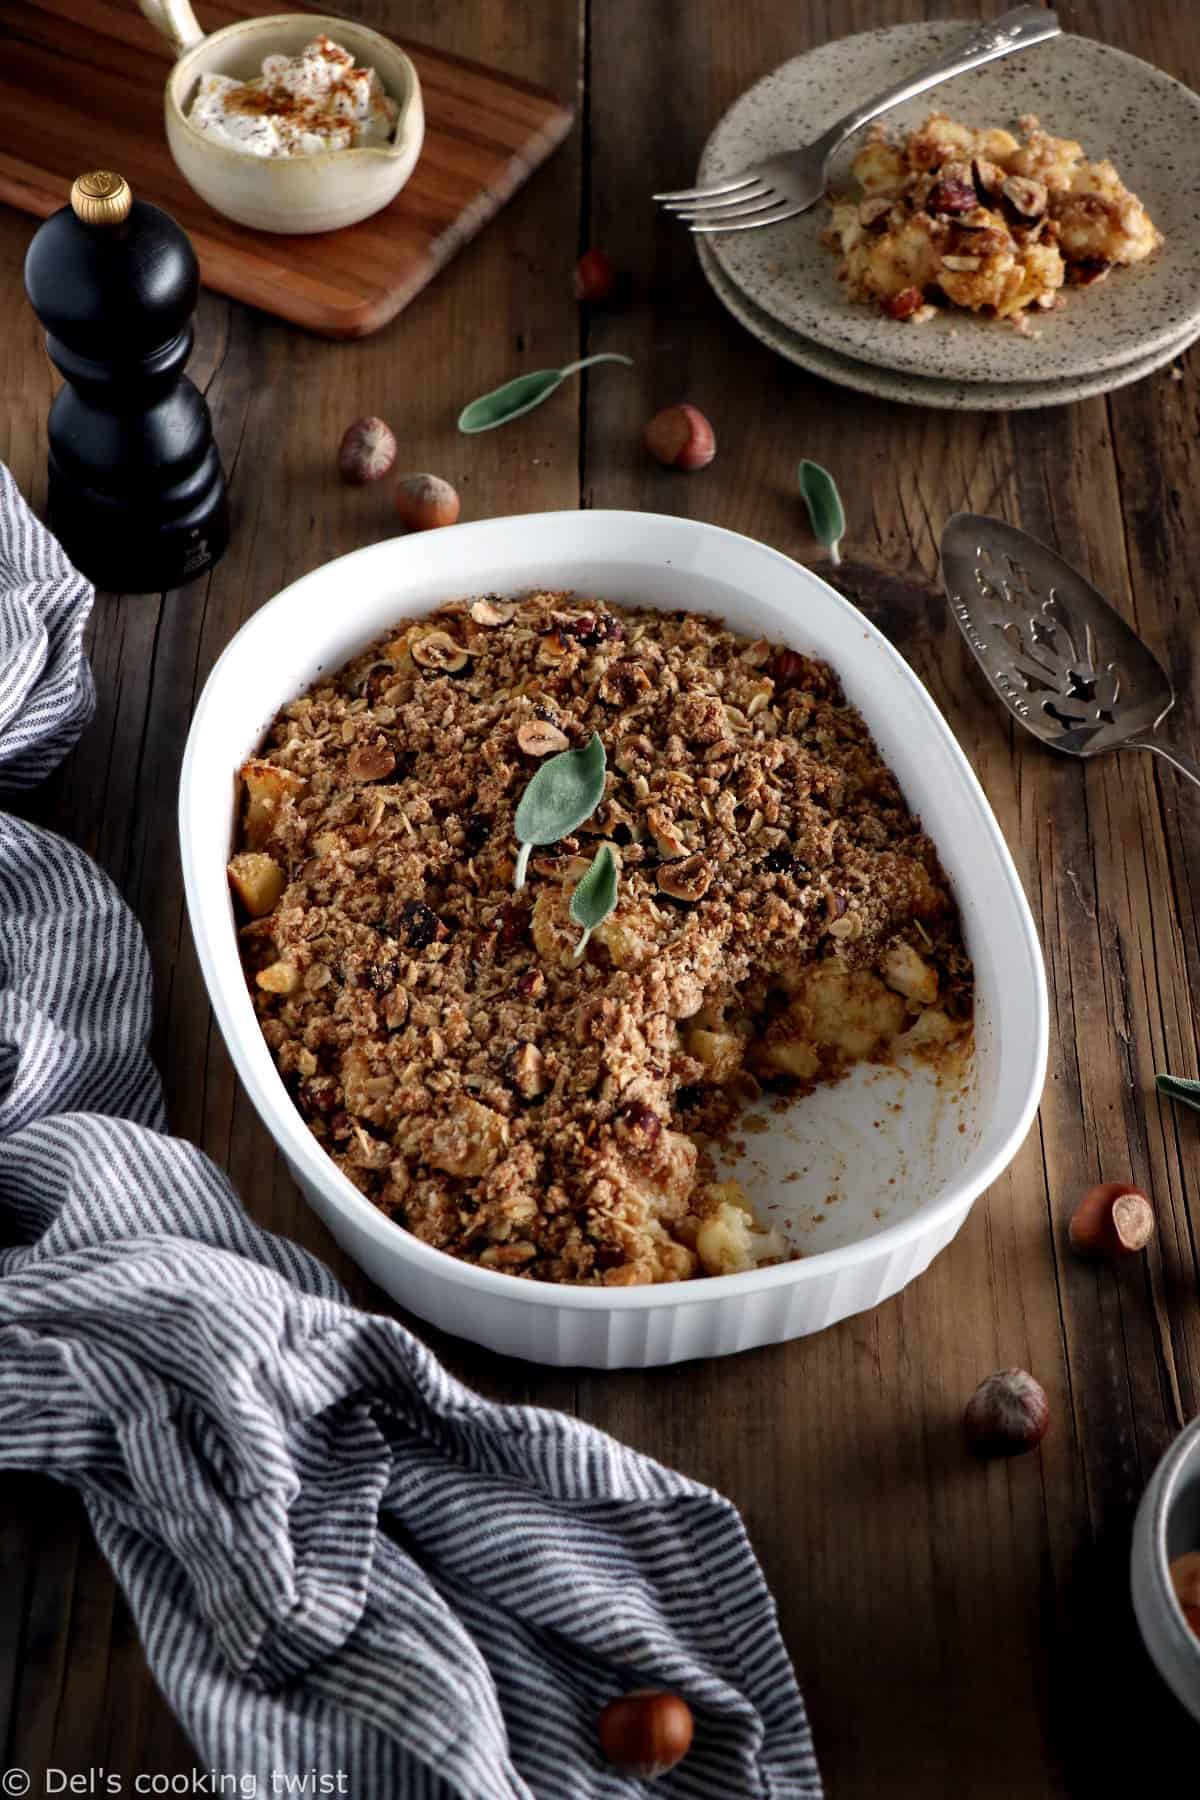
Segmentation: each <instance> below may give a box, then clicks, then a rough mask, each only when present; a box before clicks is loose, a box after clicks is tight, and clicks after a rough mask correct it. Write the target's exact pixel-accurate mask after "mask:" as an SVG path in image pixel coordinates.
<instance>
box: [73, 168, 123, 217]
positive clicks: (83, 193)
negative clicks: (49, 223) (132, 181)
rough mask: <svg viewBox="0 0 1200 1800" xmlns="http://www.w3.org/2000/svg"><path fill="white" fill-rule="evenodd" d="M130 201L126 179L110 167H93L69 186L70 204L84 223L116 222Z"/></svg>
mask: <svg viewBox="0 0 1200 1800" xmlns="http://www.w3.org/2000/svg"><path fill="white" fill-rule="evenodd" d="M132 205H133V195H132V193H131V192H130V188H129V183H128V182H127V181H126V179H125V177H124V176H123V175H117V174H115V173H114V172H113V170H111V169H93V171H92V172H91V174H90V175H81V176H80V177H79V178H78V180H77V181H75V182H74V183H73V185H72V187H71V206H72V208H73V209H74V212H75V215H76V217H77V218H80V219H82V220H83V222H84V224H85V225H119V224H120V223H121V221H122V220H123V219H127V218H128V217H129V209H130V207H131V206H132Z"/></svg>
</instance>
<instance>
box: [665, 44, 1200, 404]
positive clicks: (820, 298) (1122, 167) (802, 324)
mask: <svg viewBox="0 0 1200 1800" xmlns="http://www.w3.org/2000/svg"><path fill="white" fill-rule="evenodd" d="M962 32H963V26H962V24H961V22H959V23H957V24H953V23H939V24H923V25H894V26H890V27H888V28H887V29H885V30H881V31H869V32H863V33H862V34H861V35H859V36H857V37H849V38H841V39H838V40H837V41H835V42H834V43H831V44H823V45H822V46H821V47H820V48H819V49H817V50H813V51H810V52H809V53H808V54H807V55H804V56H798V57H795V58H793V60H792V61H791V62H786V63H784V64H783V65H782V67H781V68H778V69H776V70H775V72H774V74H772V75H768V76H767V77H766V78H765V79H764V80H762V81H760V82H758V83H757V85H756V86H755V87H752V88H751V89H749V91H748V92H747V93H745V94H743V95H742V97H741V98H740V99H739V100H738V101H736V102H735V103H734V105H733V106H732V107H731V108H730V110H729V111H728V112H727V113H726V114H725V117H724V118H723V119H722V120H721V122H720V124H719V125H718V126H717V128H716V130H715V131H714V132H713V134H712V137H711V138H710V139H709V141H708V144H707V145H706V147H705V150H704V155H703V157H702V159H701V163H700V171H699V175H698V177H697V180H698V182H701V183H705V182H716V181H721V180H727V179H729V178H731V177H732V176H735V175H737V174H739V173H740V172H741V171H742V170H743V169H745V168H747V167H749V166H750V165H751V164H754V163H757V162H761V161H762V160H763V158H764V157H767V156H774V155H777V154H778V153H779V152H781V151H784V150H789V149H792V148H794V147H795V146H796V145H797V144H799V143H802V142H805V141H807V140H809V139H812V138H814V137H816V136H817V135H818V134H819V133H820V132H821V131H823V130H825V129H826V128H827V127H828V126H830V125H832V124H833V123H834V121H835V120H836V119H837V118H839V117H840V116H841V115H842V114H844V113H845V112H846V111H847V110H848V108H849V107H850V106H851V105H853V104H856V103H859V102H863V101H866V100H869V99H870V98H871V97H872V96H873V95H874V94H876V93H878V92H880V91H881V90H883V89H884V88H886V87H889V86H891V85H892V84H893V83H895V82H896V81H897V80H899V79H901V78H903V77H904V76H905V75H907V74H909V73H912V72H915V71H916V70H917V69H918V68H919V67H920V66H921V64H922V63H924V62H926V61H927V60H928V59H929V58H930V57H931V56H933V55H935V54H937V53H938V52H939V51H942V50H944V49H946V48H947V47H948V46H949V45H950V44H952V43H953V42H954V41H955V39H956V38H959V37H961V35H962ZM931 111H945V112H948V113H950V114H951V115H952V116H953V117H954V118H957V119H962V120H963V121H965V122H966V123H967V124H970V125H977V126H988V125H1003V126H1007V127H1010V128H1011V127H1012V126H1013V125H1014V123H1015V121H1016V120H1017V119H1018V118H1020V117H1021V116H1022V115H1023V114H1026V113H1033V114H1036V115H1037V117H1038V118H1039V119H1040V121H1041V123H1042V126H1043V127H1044V129H1045V130H1047V131H1049V132H1052V133H1053V134H1054V135H1055V136H1057V137H1067V138H1076V139H1078V140H1079V142H1080V143H1081V144H1082V145H1083V150H1084V154H1085V155H1086V156H1088V157H1089V158H1090V159H1092V160H1093V161H1100V160H1101V159H1102V158H1105V157H1108V158H1109V159H1110V160H1111V161H1112V162H1113V163H1115V165H1116V167H1117V171H1118V173H1119V174H1120V176H1121V178H1122V180H1123V181H1124V182H1125V184H1126V186H1127V187H1129V188H1131V189H1132V190H1133V192H1134V193H1135V194H1137V195H1138V196H1139V198H1140V199H1141V200H1142V201H1143V202H1144V204H1145V206H1146V208H1147V210H1148V211H1149V213H1150V216H1151V218H1152V219H1153V220H1154V222H1155V224H1156V225H1157V226H1158V228H1159V230H1160V231H1161V232H1162V234H1163V238H1164V242H1163V246H1162V248H1161V249H1160V250H1159V251H1158V252H1157V253H1156V255H1154V256H1153V257H1152V258H1151V259H1150V260H1149V261H1148V262H1145V263H1141V264H1138V265H1136V266H1134V267H1132V268H1127V269H1114V270H1113V272H1112V274H1111V275H1110V276H1109V277H1108V279H1107V280H1105V281H1103V282H1099V283H1097V284H1096V285H1094V286H1093V287H1090V288H1075V289H1071V290H1069V292H1068V297H1067V304H1066V305H1065V306H1063V307H1062V308H1060V309H1057V310H1055V311H1051V312H1044V313H1035V314H1034V315H1032V316H1031V318H1030V327H1031V329H1030V330H1029V332H1028V333H1022V332H1020V331H1017V330H1015V329H1014V328H1013V327H1012V326H1011V325H1010V324H1007V323H1002V322H998V321H996V320H988V319H982V318H977V317H975V316H973V315H971V314H969V313H965V312H962V311H960V310H958V309H957V308H951V309H944V310H942V311H940V312H939V313H938V314H937V316H936V317H935V318H933V319H931V320H929V321H928V322H927V323H925V324H922V325H910V324H903V323H900V322H898V321H896V320H892V319H888V318H886V317H885V316H884V315H883V314H882V313H881V312H880V311H879V310H878V309H877V308H875V307H871V306H862V305H854V304H852V303H850V302H849V301H848V300H847V299H846V295H845V291H844V288H843V287H842V286H841V285H840V284H839V282H838V280H837V263H838V259H837V257H836V256H835V255H834V254H833V253H832V252H831V251H830V250H829V249H828V248H827V247H826V245H825V244H823V243H822V241H821V238H822V233H823V232H824V230H825V227H826V226H827V225H828V223H829V212H828V208H827V207H826V206H824V205H821V206H817V207H814V208H813V209H812V210H811V211H810V212H808V213H806V214H803V215H802V216H801V217H800V218H796V219H790V220H788V221H787V222H786V223H784V224H782V225H774V226H768V227H766V228H764V229H761V230H758V231H742V232H728V233H724V234H716V235H714V236H711V237H698V238H697V240H696V242H697V245H698V248H699V254H700V266H701V268H702V269H703V270H704V273H705V275H706V276H707V278H708V280H709V282H710V283H711V285H712V287H713V290H714V292H715V293H716V295H717V297H718V298H719V299H720V300H721V302H722V304H723V305H725V306H726V307H727V308H728V309H729V311H730V312H731V313H732V314H733V315H734V317H735V318H736V319H738V320H739V321H740V322H741V323H742V324H743V325H744V326H745V327H746V329H747V330H748V331H751V332H752V333H753V334H754V336H755V337H757V338H759V339H761V341H762V342H763V343H765V344H767V345H769V347H770V348H771V349H772V350H776V351H778V353H779V354H780V355H781V356H785V357H786V358H787V359H788V361H789V362H794V363H797V364H798V365H799V366H800V367H801V368H803V369H808V370H810V371H811V372H812V373H813V374H815V375H823V376H824V377H825V378H826V379H827V380H829V381H834V382H838V383H839V384H840V385H841V386H843V387H851V388H857V389H859V390H860V391H861V392H863V393H868V394H877V395H879V396H881V397H882V398H884V399H888V400H900V401H905V402H908V403H909V404H914V405H919V406H935V407H954V408H959V409H965V410H972V411H987V412H993V411H1015V410H1019V409H1024V408H1028V407H1036V406H1056V405H1061V404H1062V403H1063V402H1064V401H1069V400H1082V399H1085V398H1087V397H1088V396H1090V395H1093V394H1102V393H1105V392H1107V391H1108V390H1109V389H1110V388H1116V387H1123V386H1124V385H1125V384H1126V383H1128V382H1131V381H1138V380H1140V379H1141V377H1142V376H1143V375H1148V374H1150V372H1151V371H1152V370H1154V369H1158V368H1161V367H1163V365H1164V364H1166V363H1170V362H1173V361H1174V359H1175V358H1176V357H1178V356H1179V355H1180V354H1181V353H1182V352H1183V351H1184V350H1186V349H1187V347H1188V346H1189V345H1190V344H1191V343H1192V342H1194V340H1195V339H1196V337H1197V336H1200V98H1198V97H1197V96H1196V95H1195V94H1193V93H1192V92H1191V90H1190V89H1188V88H1185V87H1183V86H1182V85H1181V84H1180V83H1179V82H1177V81H1175V80H1173V79H1172V78H1171V76H1169V75H1165V74H1163V73H1162V72H1161V70H1158V69H1155V68H1152V67H1151V66H1150V64H1149V63H1144V62H1140V61H1139V60H1138V59H1137V58H1136V57H1133V56H1127V55H1126V54H1125V53H1124V52H1123V51H1120V50H1113V49H1110V48H1109V47H1108V46H1107V45H1105V44H1100V43H1096V42H1094V41H1093V40H1092V39H1090V38H1081V37H1072V36H1068V35H1066V34H1064V35H1063V36H1061V37H1059V38H1056V39H1054V40H1052V41H1051V42H1049V43H1045V44H1041V45H1039V46H1038V47H1037V48H1036V49H1033V50H1028V51H1025V52H1023V53H1021V54H1019V55H1015V56H1010V57H1006V58H1004V59H1002V60H1000V61H998V62H992V63H988V64H987V65H985V67H983V68H982V69H975V70H972V71H971V73H969V74H967V75H960V76H958V77H957V78H956V79H955V80H954V81H952V82H949V83H947V84H946V85H945V87H943V88H938V89H936V90H934V92H933V93H931V94H925V95H922V97H921V98H920V99H919V100H916V101H910V102H908V103H907V104H906V105H904V106H899V107H897V108H896V109H895V111H894V112H892V113H889V114H887V115H886V117H885V119H884V120H883V124H884V127H885V129H887V130H888V131H889V132H893V131H897V132H904V131H907V130H909V129H910V128H911V127H912V126H914V125H917V124H919V123H920V122H921V120H922V119H924V118H925V116H926V115H927V114H928V113H929V112H931ZM862 142H863V139H862V137H861V136H860V137H857V138H854V139H852V140H851V141H850V143H849V144H847V145H845V146H843V148H842V150H841V151H840V152H839V154H838V156H837V157H836V158H835V159H834V166H833V171H832V179H831V187H832V188H833V190H834V191H836V190H838V189H839V188H840V189H852V187H853V181H852V178H851V176H850V172H849V171H850V164H851V162H852V161H853V158H854V156H855V154H856V152H857V151H858V149H859V148H860V147H861V145H862Z"/></svg>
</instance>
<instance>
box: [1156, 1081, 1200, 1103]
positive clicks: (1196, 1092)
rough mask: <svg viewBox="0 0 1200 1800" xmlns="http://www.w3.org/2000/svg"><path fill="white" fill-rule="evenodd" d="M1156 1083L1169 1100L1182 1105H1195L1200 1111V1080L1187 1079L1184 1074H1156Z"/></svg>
mask: <svg viewBox="0 0 1200 1800" xmlns="http://www.w3.org/2000/svg"><path fill="white" fill-rule="evenodd" d="M1154 1085H1155V1087H1156V1088H1157V1089H1158V1091H1159V1093H1160V1094H1165V1095H1166V1096H1167V1099H1168V1100H1178V1102H1179V1104H1180V1105H1181V1106H1194V1107H1195V1109H1196V1111H1197V1112H1200V1081H1186V1080H1185V1079H1184V1077H1183V1076H1182V1075H1156V1076H1155V1077H1154Z"/></svg>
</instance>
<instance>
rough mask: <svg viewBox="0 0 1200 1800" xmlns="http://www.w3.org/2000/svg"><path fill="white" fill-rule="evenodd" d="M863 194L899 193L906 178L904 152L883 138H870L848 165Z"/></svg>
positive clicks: (906, 170)
mask: <svg viewBox="0 0 1200 1800" xmlns="http://www.w3.org/2000/svg"><path fill="white" fill-rule="evenodd" d="M850 171H851V174H852V175H853V176H854V179H855V180H856V181H857V182H858V184H859V186H860V187H861V188H862V191H863V193H864V194H899V193H901V192H902V191H903V188H904V184H905V182H906V181H907V179H908V167H907V165H906V163H905V160H904V152H903V151H902V150H899V149H897V147H896V145H895V144H889V143H888V142H887V140H886V139H885V138H882V137H877V138H872V140H871V141H870V143H868V144H867V145H865V146H864V148H863V149H861V150H860V151H859V153H858V155H857V156H856V157H855V159H854V161H853V163H852V164H851V165H850Z"/></svg>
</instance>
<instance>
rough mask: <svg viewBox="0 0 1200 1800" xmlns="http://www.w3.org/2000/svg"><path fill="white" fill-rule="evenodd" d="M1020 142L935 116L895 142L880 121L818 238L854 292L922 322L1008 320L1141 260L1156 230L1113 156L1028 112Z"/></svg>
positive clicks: (1024, 322)
mask: <svg viewBox="0 0 1200 1800" xmlns="http://www.w3.org/2000/svg"><path fill="white" fill-rule="evenodd" d="M1018 125H1019V129H1020V132H1021V134H1022V135H1021V137H1020V138H1016V137H1014V136H1013V135H1012V133H1011V132H1008V131H1004V130H1001V129H998V128H983V129H976V128H975V127H973V126H970V125H964V124H962V123H961V122H960V121H958V120H956V119H951V118H949V117H948V116H947V115H946V114H945V113H931V114H930V115H929V117H928V118H927V119H926V120H925V123H924V124H923V125H921V126H920V127H919V128H918V129H917V130H915V131H912V132H910V133H909V134H908V136H907V137H906V138H905V139H904V141H903V142H902V143H897V142H894V141H892V140H891V139H889V138H888V137H887V135H886V134H885V132H884V131H883V130H882V129H881V128H876V130H875V131H874V133H873V134H872V135H871V137H870V138H869V140H868V142H867V143H866V144H865V145H864V147H863V149H862V150H860V151H859V153H858V155H857V156H856V157H855V159H854V162H853V164H852V172H853V175H854V177H855V180H856V181H857V183H858V187H859V192H858V193H857V194H856V195H853V196H851V195H835V196H833V197H832V198H831V201H830V204H831V207H832V218H831V222H830V226H829V229H828V232H827V233H826V237H827V241H828V243H829V245H830V247H831V248H832V249H835V250H837V251H840V252H841V254H842V257H843V262H842V265H841V268H840V270H839V276H840V278H841V279H843V280H844V281H845V283H846V291H847V294H848V295H849V297H850V299H852V300H858V301H866V302H869V303H871V302H873V303H875V304H877V305H879V306H880V307H881V308H882V310H883V311H884V312H885V313H886V314H887V315H888V316H889V317H890V318H893V319H905V320H908V321H910V322H912V323H916V324H920V323H923V322H925V321H926V320H928V319H931V318H933V317H934V316H935V314H936V312H937V310H938V308H939V306H947V305H949V306H955V307H962V308H965V309H966V310H968V311H970V312H973V313H981V314H987V315H988V316H991V317H994V318H997V319H1008V320H1010V321H1011V322H1013V323H1014V324H1016V325H1018V326H1019V328H1021V329H1028V321H1029V316H1030V313H1031V311H1032V312H1036V311H1037V310H1039V309H1040V310H1046V309H1048V308H1051V307H1057V306H1060V305H1062V304H1063V294H1062V289H1063V287H1064V284H1065V285H1068V286H1077V287H1087V286H1091V285H1092V284H1093V283H1095V282H1097V281H1101V280H1103V279H1104V277H1105V276H1107V275H1108V274H1109V273H1110V272H1111V271H1112V270H1113V269H1114V268H1116V267H1118V266H1120V265H1124V264H1129V263H1137V262H1143V261H1145V259H1146V258H1147V257H1148V256H1150V255H1151V254H1152V253H1153V252H1154V251H1155V250H1156V249H1157V248H1158V246H1159V245H1160V244H1161V243H1162V237H1161V234H1160V233H1159V232H1158V231H1157V230H1156V229H1155V226H1154V223H1153V221H1152V220H1151V218H1150V216H1149V214H1148V213H1147V212H1146V209H1145V207H1144V206H1143V205H1142V203H1141V201H1140V200H1139V199H1138V198H1137V196H1136V195H1135V194H1131V193H1130V192H1129V189H1128V188H1127V187H1125V186H1124V184H1123V183H1122V181H1121V178H1120V176H1119V175H1118V174H1117V171H1116V169H1115V168H1114V167H1113V165H1112V163H1111V162H1108V161H1104V162H1089V161H1088V160H1087V158H1086V157H1085V156H1084V154H1083V150H1082V147H1081V146H1080V145H1079V144H1077V143H1076V142H1075V141H1074V140H1073V139H1071V138H1056V137H1051V136H1050V135H1049V133H1047V132H1045V131H1043V130H1042V128H1041V126H1040V124H1039V123H1038V120H1037V119H1036V118H1035V117H1034V116H1033V115H1032V114H1031V113H1029V114H1026V115H1025V116H1024V117H1023V118H1021V119H1020V120H1019V121H1018Z"/></svg>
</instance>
